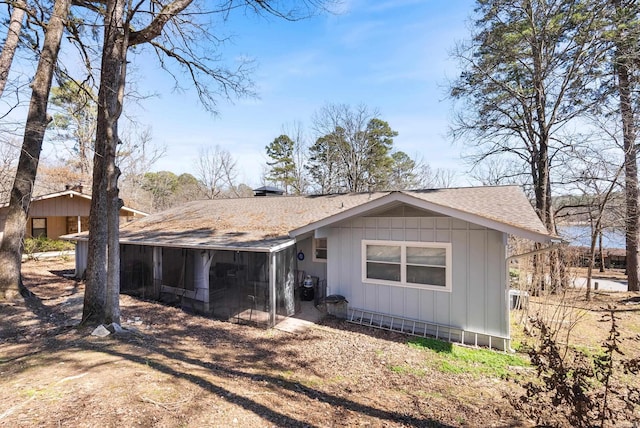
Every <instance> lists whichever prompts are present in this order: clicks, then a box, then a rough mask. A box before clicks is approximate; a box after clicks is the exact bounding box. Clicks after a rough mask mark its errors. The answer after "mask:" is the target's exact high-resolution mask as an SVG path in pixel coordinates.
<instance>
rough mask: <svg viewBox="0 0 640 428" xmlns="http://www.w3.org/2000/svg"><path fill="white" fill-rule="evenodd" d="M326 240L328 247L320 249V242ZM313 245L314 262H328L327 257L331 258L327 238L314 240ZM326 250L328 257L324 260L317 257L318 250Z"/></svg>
mask: <svg viewBox="0 0 640 428" xmlns="http://www.w3.org/2000/svg"><path fill="white" fill-rule="evenodd" d="M321 239H324V241H325V242H326V243H327V246H326V247H324V248H322V247H318V241H319V240H321ZM311 240H312V242H313V244H312V247H313V248H312V250H311V251H312V252H313V261H314V262H319V263H326V262H327V257H329V248H328V247H329V242H328V240H327V238H312V239H311ZM318 249H320V250H325V251H326V252H327V257H325V258H324V259H323V258H322V257H317V256H316V250H318Z"/></svg>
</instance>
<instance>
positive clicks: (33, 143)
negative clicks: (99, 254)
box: [0, 0, 71, 300]
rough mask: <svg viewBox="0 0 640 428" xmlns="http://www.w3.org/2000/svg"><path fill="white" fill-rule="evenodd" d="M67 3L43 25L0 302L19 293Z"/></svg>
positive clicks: (0, 250)
mask: <svg viewBox="0 0 640 428" xmlns="http://www.w3.org/2000/svg"><path fill="white" fill-rule="evenodd" d="M70 7H71V0H57V1H56V2H55V5H54V8H53V13H52V15H51V18H50V19H49V23H48V24H47V28H46V32H45V39H44V44H43V47H42V53H41V54H40V60H39V61H38V68H37V70H36V74H35V77H34V79H33V83H32V84H31V87H32V88H33V90H32V93H31V101H30V104H29V113H28V116H27V121H26V124H25V131H24V140H23V142H22V150H21V152H20V159H19V160H18V169H17V171H16V178H15V180H14V183H13V188H12V189H11V197H10V200H9V212H8V215H7V220H6V222H5V227H4V237H3V239H2V244H1V245H0V266H2V269H0V300H1V299H8V298H13V297H15V296H17V294H18V293H19V290H20V268H21V263H22V260H21V258H22V256H21V252H22V239H23V238H24V233H25V225H26V222H27V215H28V211H29V203H30V201H31V197H32V193H33V183H34V182H35V179H36V173H37V170H38V161H39V160H40V152H41V150H42V141H43V140H44V133H45V129H46V127H47V124H48V123H49V121H50V118H49V116H48V115H47V104H48V101H49V92H50V90H51V81H52V79H53V72H54V70H55V67H56V61H57V59H58V52H59V50H60V41H61V40H62V33H63V31H64V24H65V20H66V19H67V17H68V16H69V9H70Z"/></svg>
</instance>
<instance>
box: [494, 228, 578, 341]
mask: <svg viewBox="0 0 640 428" xmlns="http://www.w3.org/2000/svg"><path fill="white" fill-rule="evenodd" d="M567 244H568V242H567V241H563V240H562V239H560V238H552V239H551V245H550V246H548V247H545V248H540V249H538V250H533V251H527V252H526V253H522V254H514V255H512V256H509V257H507V258H506V259H505V282H504V283H505V285H507V287H505V288H506V289H505V299H504V300H505V302H506V308H507V311H506V318H507V336H508V337H509V341H508V343H507V349H505V351H507V350H508V351H509V352H511V353H515V352H516V351H515V349H512V348H511V315H510V314H511V302H510V301H509V287H508V284H509V263H511V261H513V260H516V259H521V258H523V257H529V256H535V255H537V254H543V253H548V252H550V251H553V250H556V249H558V248H560V247H565V246H567Z"/></svg>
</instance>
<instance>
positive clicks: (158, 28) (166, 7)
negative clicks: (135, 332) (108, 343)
mask: <svg viewBox="0 0 640 428" xmlns="http://www.w3.org/2000/svg"><path fill="white" fill-rule="evenodd" d="M319 3H320V2H317V4H319ZM314 5H316V2H315V1H313V0H306V1H304V2H296V3H295V6H292V7H291V8H290V9H288V10H284V9H280V7H282V4H281V3H279V2H271V1H262V0H260V1H254V0H246V1H242V2H238V3H235V2H233V1H222V2H221V3H220V4H215V3H212V2H206V3H205V2H203V3H202V4H199V2H196V1H194V0H173V1H169V0H167V1H166V2H148V3H146V2H140V3H137V4H136V5H132V4H130V3H128V2H126V1H125V0H107V2H106V9H105V14H104V36H103V49H102V64H101V74H100V91H99V93H98V126H97V132H96V144H95V156H94V171H93V192H92V193H93V198H92V205H91V214H90V223H91V233H90V235H89V244H88V247H89V255H88V260H87V271H86V274H87V286H86V291H85V300H84V309H83V320H84V321H85V322H89V323H94V322H97V323H105V322H106V323H108V322H116V323H118V322H119V318H120V312H119V291H120V278H119V269H120V266H119V235H118V212H119V209H120V206H121V204H122V201H121V200H120V199H119V196H118V195H119V191H118V178H119V175H120V171H119V169H118V168H117V166H116V161H115V160H116V152H117V144H118V143H119V138H118V119H119V117H120V115H121V113H122V109H123V96H124V90H125V82H126V71H127V62H128V60H127V54H128V51H129V48H130V47H132V46H140V48H141V49H144V47H145V46H150V47H151V48H152V49H153V50H154V52H155V53H156V54H157V55H158V59H159V63H160V66H161V67H162V68H164V69H165V70H167V71H168V72H169V73H170V74H172V75H173V76H174V79H175V81H176V84H177V85H179V84H180V83H181V82H182V81H183V79H181V78H179V77H178V76H177V75H176V74H175V70H176V68H175V65H178V66H180V67H181V69H182V70H184V71H186V75H187V76H188V77H189V81H190V82H191V84H192V85H193V87H194V88H195V89H196V91H197V93H198V96H199V97H200V100H201V102H202V104H203V105H204V106H205V107H206V108H208V109H210V110H212V111H213V110H215V107H216V102H217V100H218V99H219V98H221V97H229V96H231V95H232V94H234V95H250V94H251V93H252V91H251V86H250V80H249V79H248V75H247V73H248V71H249V70H248V69H247V68H246V67H245V66H244V64H241V65H240V66H239V67H238V68H236V69H234V70H228V69H225V68H221V67H216V66H215V65H216V63H217V60H218V58H217V57H215V56H211V55H210V52H211V49H212V48H213V47H215V46H216V44H217V42H218V41H219V40H218V39H217V38H216V37H215V36H214V35H213V34H212V33H211V32H210V31H209V29H210V28H211V26H210V25H211V23H210V22H205V21H203V20H202V19H204V18H208V17H210V16H212V15H214V14H216V13H223V14H228V13H230V12H231V11H232V10H234V9H236V8H246V7H249V8H250V9H253V10H254V11H256V12H259V13H267V14H270V15H275V16H277V17H282V18H285V19H296V18H297V17H299V15H297V14H298V13H299V12H300V9H299V8H300V7H309V6H314ZM285 7H286V6H285ZM199 19H200V20H199ZM105 217H106V218H107V222H100V221H99V219H104V218H105ZM94 220H95V221H94Z"/></svg>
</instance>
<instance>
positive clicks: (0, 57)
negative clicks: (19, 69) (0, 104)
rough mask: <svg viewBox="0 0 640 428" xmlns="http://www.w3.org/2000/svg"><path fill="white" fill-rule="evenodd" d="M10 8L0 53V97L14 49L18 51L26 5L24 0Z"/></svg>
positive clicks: (18, 1) (16, 1) (7, 76)
mask: <svg viewBox="0 0 640 428" xmlns="http://www.w3.org/2000/svg"><path fill="white" fill-rule="evenodd" d="M10 6H11V7H12V11H11V18H10V19H9V28H8V29H7V37H6V38H5V41H4V46H3V47H2V51H1V52H0V97H1V96H2V93H3V92H4V87H5V86H6V84H7V79H8V78H9V71H10V70H11V64H12V63H13V56H14V55H15V52H16V49H18V42H19V41H20V32H21V31H22V22H23V21H24V15H25V13H26V8H27V4H26V2H25V1H24V0H15V1H13V2H11V4H10Z"/></svg>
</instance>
